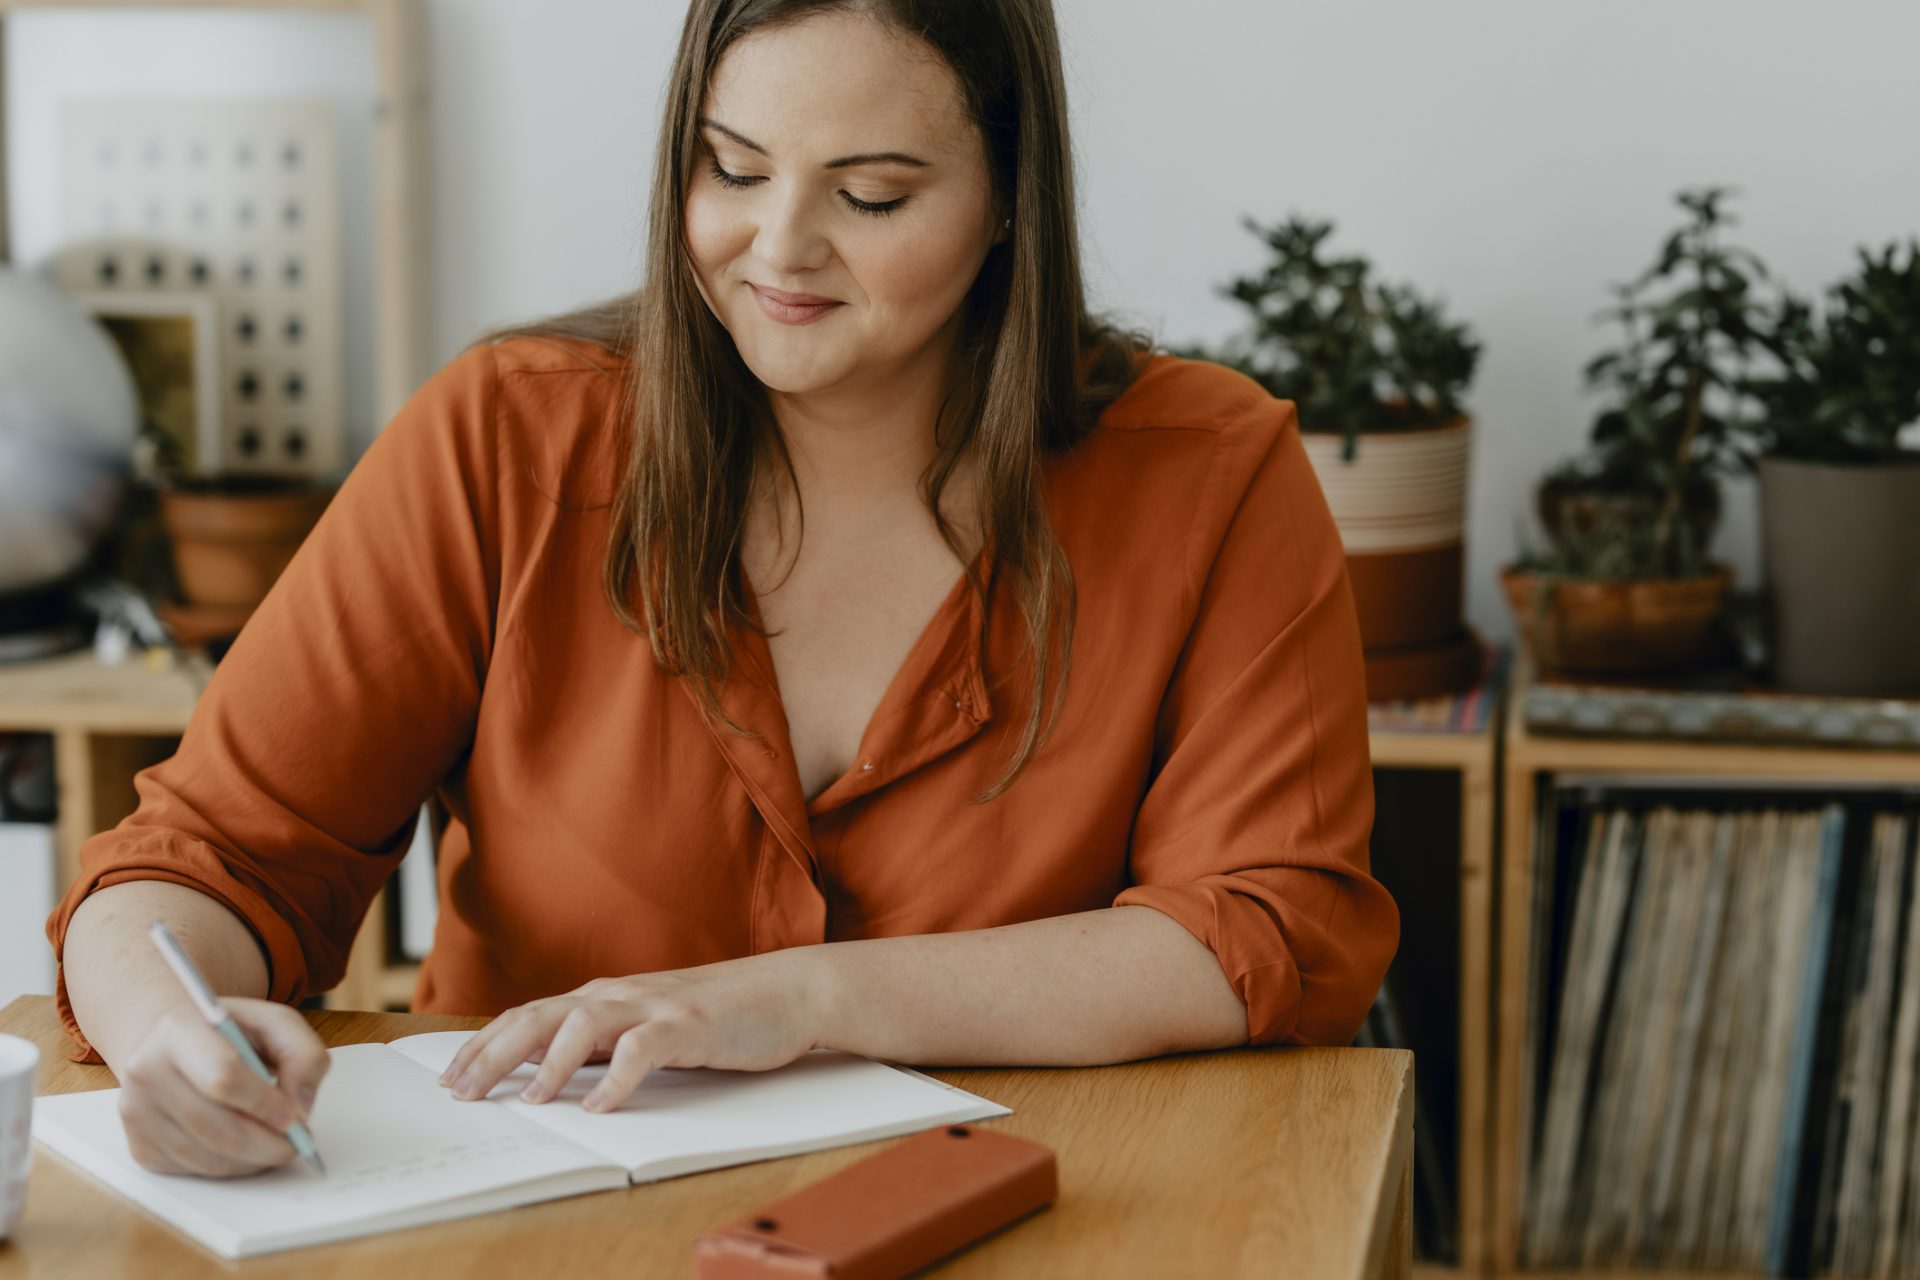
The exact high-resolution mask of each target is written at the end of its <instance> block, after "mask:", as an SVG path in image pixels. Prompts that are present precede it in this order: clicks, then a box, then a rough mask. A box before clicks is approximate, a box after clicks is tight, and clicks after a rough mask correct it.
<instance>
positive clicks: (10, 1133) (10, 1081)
mask: <svg viewBox="0 0 1920 1280" xmlns="http://www.w3.org/2000/svg"><path fill="white" fill-rule="evenodd" d="M39 1069H40V1049H39V1047H38V1046H36V1045H35V1044H34V1043H33V1041H31V1040H22V1039H21V1038H20V1037H19V1036H8V1035H0V1240H5V1239H6V1238H7V1237H8V1236H9V1235H10V1234H12V1232H13V1227H14V1224H15V1223H17V1222H19V1221H20V1214H21V1211H22V1210H24V1209H25V1208H26V1207H27V1166H28V1164H29V1163H30V1161H31V1159H32V1156H33V1143H32V1141H31V1139H30V1133H31V1130H32V1125H33V1088H34V1082H35V1078H36V1077H37V1075H38V1074H39Z"/></svg>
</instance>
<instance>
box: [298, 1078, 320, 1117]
mask: <svg viewBox="0 0 1920 1280" xmlns="http://www.w3.org/2000/svg"><path fill="white" fill-rule="evenodd" d="M316 1096H317V1095H316V1094H315V1093H314V1089H313V1086H312V1085H310V1084H303V1085H301V1086H300V1114H301V1116H303V1117H305V1116H310V1115H312V1114H313V1100H314V1098H315V1097H316Z"/></svg>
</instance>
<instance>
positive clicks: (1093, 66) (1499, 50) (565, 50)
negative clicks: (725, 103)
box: [8, 0, 1920, 635]
mask: <svg viewBox="0 0 1920 1280" xmlns="http://www.w3.org/2000/svg"><path fill="white" fill-rule="evenodd" d="M1056 6H1057V12H1058V15H1059V21H1060V27H1061V32H1062V39H1063V42H1064V45H1065V51H1066V62H1067V77H1068V84H1069V87H1070V92H1071V94H1072V104H1073V124H1074V130H1075V139H1076V144H1077V147H1078V150H1079V163H1080V169H1081V199H1082V204H1083V223H1082V228H1083V237H1084V241H1085V245H1086V251H1087V266H1088V273H1089V282H1090V285H1091V287H1092V290H1093V294H1094V301H1095V303H1096V305H1098V306H1101V307H1104V308H1111V309H1115V310H1118V311H1120V312H1122V313H1124V314H1125V315H1126V316H1127V317H1129V318H1131V319H1134V320H1136V321H1140V322H1144V323H1146V324H1148V325H1149V326H1150V327H1152V328H1154V329H1156V330H1157V331H1158V332H1159V333H1160V334H1161V335H1162V336H1163V337H1165V338H1167V339H1169V340H1172V341H1194V340H1209V341H1210V340H1216V339H1218V338H1221V337H1223V336H1225V335H1226V334H1227V333H1228V332H1230V331H1231V330H1233V329H1234V328H1235V327H1237V325H1238V323H1239V318H1238V315H1237V314H1236V309H1235V308H1234V307H1233V306H1232V304H1229V303H1227V302H1225V301H1223V300H1221V299H1219V298H1217V297H1216V296H1215V295H1214V293H1213V287H1214V286H1215V285H1217V284H1219V283H1222V282H1224V281H1225V280H1226V279H1227V278H1229V277H1230V276H1232V275H1233V274H1235V273H1238V272H1241V271H1244V270H1248V269H1251V268H1252V267H1253V266H1255V265H1256V264H1257V263H1258V262H1259V261H1260V257H1259V253H1258V251H1259V250H1260V246H1259V245H1258V244H1257V243H1256V242H1255V241H1254V240H1253V238H1252V237H1251V236H1249V235H1247V234H1246V233H1245V232H1244V231H1242V230H1241V229H1240V227H1239V219H1240V216H1241V214H1243V213H1251V214H1254V215H1256V216H1258V217H1259V218H1261V219H1262V220H1263V221H1271V220H1276V219H1278V218H1280V217H1282V216H1284V215H1285V214H1286V213H1288V212H1289V211H1293V210H1298V211H1301V212H1305V213H1311V214H1314V215H1317V216H1322V217H1328V218H1331V219H1333V220H1334V221H1335V222H1336V223H1337V224H1338V227H1339V231H1338V234H1337V236H1336V239H1335V241H1334V246H1335V247H1336V248H1339V249H1342V250H1347V251H1354V252H1361V253H1364V254H1366V255H1368V256H1369V257H1371V258H1372V259H1373V260H1374V262H1375V264H1376V267H1377V268H1378V270H1379V271H1380V273H1381V274H1382V275H1383V276H1384V277H1385V278H1386V279H1389V280H1394V281H1403V282H1406V283H1410V284H1413V285H1415V286H1416V287H1418V288H1419V289H1421V290H1422V291H1423V292H1426V293H1430V294H1439V295H1440V296H1442V297H1443V298H1445V300H1446V301H1447V303H1448V304H1449V306H1450V308H1451V310H1452V312H1453V313H1454V314H1455V315H1457V316H1458V317H1461V318H1464V319H1467V320H1469V321H1471V323H1472V324H1473V325H1474V326H1475V328H1476V329H1477V330H1478V332H1479V334H1480V335H1481V337H1482V338H1483V339H1484V341H1485V344H1486V350H1485V354H1484V355H1483V358H1482V364H1481V374H1480V378H1479V380H1478V383H1477V385H1476V387H1475V389H1474V392H1473V394H1472V397H1471V405H1472V408H1473V409H1474V411H1475V413H1476V416H1477V417H1478V419H1479V422H1480V424H1481V428H1482V434H1481V438H1480V448H1479V453H1478V457H1477V460H1476V465H1475V471H1474V485H1475V500H1474V515H1473V522H1472V530H1471V546H1470V556H1471V572H1470V592H1469V614H1470V617H1471V619H1472V620H1473V622H1474V623H1475V625H1477V626H1479V627H1481V628H1482V629H1483V630H1484V631H1486V632H1488V633H1491V634H1495V635H1507V634H1510V632H1511V628H1510V626H1509V624H1508V622H1507V619H1506V617H1505V611H1504V608H1503V607H1502V606H1501V604H1500V602H1499V598H1498V592H1497V588H1496V586H1495V582H1494V570H1495V568H1496V567H1497V565H1498V564H1499V563H1500V561H1501V560H1502V559H1504V558H1505V557H1506V556H1507V555H1508V554H1510V551H1511V548H1512V546H1513V532H1514V527H1515V523H1516V521H1517V520H1518V519H1520V518H1521V517H1522V516H1523V514H1524V512H1525V509H1526V503H1527V495H1528V492H1529V489H1530V486H1531V484H1532V482H1533V480H1534V478H1535V477H1536V476H1537V475H1538V474H1539V473H1540V472H1541V471H1542V470H1543V469H1545V468H1546V467H1547V466H1549V465H1550V464H1552V463H1553V462H1554V461H1556V460H1557V459H1558V458H1559V457H1561V456H1562V455H1564V454H1565V453H1567V452H1569V451H1571V450H1572V449H1573V448H1575V447H1577V445H1578V443H1579V441H1580V439H1581V437H1582V434H1583V432H1584V431H1585V428H1586V425H1587V422H1588V419H1589V417H1590V415H1591V412H1592V409H1593V405H1592V404H1591V403H1590V402H1588V401H1586V400H1585V399H1584V398H1583V396H1582V393H1581V390H1580V386H1579V370H1580V367H1581V366H1582V364H1584V363H1585V361H1586V360H1587V358H1588V357H1589V356H1591V355H1592V354H1594V353H1595V352H1596V351H1597V350H1599V349H1600V347H1601V345H1602V344H1604V343H1608V342H1610V341H1611V340H1612V339H1611V335H1610V334H1609V333H1607V332H1606V331H1605V330H1604V329H1602V328H1601V327H1600V326H1598V325H1596V324H1595V323H1593V321H1592V319H1591V317H1592V315H1593V313H1594V312H1595V311H1597V310H1598V309H1599V308H1600V307H1602V306H1604V305H1605V304H1606V303H1607V302H1608V300H1609V297H1608V294H1607V292H1606V286H1607V284H1608V283H1609V282H1612V281H1616V280H1624V279H1626V278H1628V277H1629V276H1631V275H1633V274H1634V273H1636V272H1638V271H1639V270H1640V269H1641V268H1642V267H1643V266H1644V265H1645V264H1646V263H1647V262H1648V261H1649V260H1650V258H1651V257H1652V255H1653V253H1654V250H1655V248H1656V246H1657V244H1658V242H1659V240H1660V238H1661V237H1662V236H1663V234H1664V233H1665V232H1666V231H1667V230H1668V229H1670V228H1671V227H1673V226H1675V225H1677V222H1678V220H1679V218H1680V217H1681V214H1680V211H1679V210H1678V209H1677V208H1676V207H1675V206H1674V205H1673V203H1672V196H1673V193H1674V192H1675V191H1676V190H1677V189H1678V188H1680V187H1682V186H1686V185H1693V184H1699V183H1707V182H1719V183H1728V184H1732V185H1736V186H1738V187H1739V188H1741V190H1742V192H1743V193H1744V194H1743V196H1742V197H1741V198H1740V199H1738V200H1736V201H1735V202H1733V204H1732V206H1731V207H1732V209H1733V212H1734V214H1735V216H1736V217H1737V218H1739V219H1740V224H1739V225H1738V226H1737V227H1735V229H1734V233H1733V234H1734V236H1735V237H1736V238H1737V239H1738V240H1739V241H1740V242H1741V243H1744V244H1746V245H1747V246H1748V247H1750V248H1752V249H1754V250H1755V251H1756V252H1758V253H1759V254H1760V255H1761V256H1762V257H1763V258H1764V259H1765V260H1766V261H1767V262H1768V263H1769V264H1770V265H1771V266H1772V267H1773V268H1774V269H1775V270H1776V272H1777V273H1778V274H1780V275H1781V276H1783V277H1784V278H1785V279H1787V280H1788V281H1789V282H1790V283H1792V284H1793V285H1794V286H1795V287H1796V288H1798V289H1799V290H1800V291H1801V292H1803V293H1804V292H1812V291H1814V290H1815V289H1817V288H1818V287H1820V286H1822V285H1824V284H1825V283H1826V282H1827V281H1828V280H1830V279H1831V278H1833V277H1834V276H1835V275H1836V274H1838V273H1839V272H1841V271H1843V270H1845V269H1846V268H1847V267H1848V265H1849V263H1850V262H1851V260H1852V254H1853V247H1854V246H1855V245H1856V244H1859V243H1862V242H1866V243H1872V244H1875V245H1878V244H1880V243H1883V242H1884V241H1886V240H1887V239H1890V238H1893V237H1896V236H1900V237H1904V236H1907V235H1911V234H1914V233H1916V232H1920V163H1916V162H1915V150H1916V148H1915V144H1914V142H1913V137H1912V131H1913V127H1914V124H1915V122H1916V121H1917V120H1920V77H1917V76H1916V75H1915V74H1914V72H1913V69H1912V53H1913V50H1914V49H1916V48H1920V4H1914V3H1912V2H1911V0H1830V2H1829V3H1822V4H1817V5H1816V4H1808V3H1805V2H1804V0H1687V2H1686V3H1674V2H1673V0H1556V2H1555V3H1542V2H1541V0H1449V2H1448V3H1444V4H1436V3H1432V0H1376V2H1371V3H1363V2H1359V0H1339V2H1336V0H1321V2H1320V3H1315V4H1304V3H1280V2H1272V0H1269V2H1258V0H1180V3H1178V4H1169V3H1168V2H1167V0H1056ZM684 11H685V6H684V3H683V0H541V3H538V4H534V3H528V2H527V0H431V3H430V15H431V17H430V21H431V41H432V51H431V75H432V78H433V86H434V87H433V111H434V134H433V137H434V157H433V164H434V171H433V175H432V176H433V181H434V184H435V188H436V190H435V199H436V202H437V209H436V213H435V229H436V235H435V260H434V264H433V265H434V269H435V271H436V273H437V287H436V298H435V315H436V319H435V333H436V335H437V342H438V349H439V353H440V354H442V355H446V354H451V353H452V352H453V351H454V350H456V349H457V348H458V347H459V346H460V344H461V343H462V342H463V341H464V340H466V339H467V338H468V337H470V336H471V335H472V334H474V333H475V332H476V331H478V330H479V329H480V328H482V327H484V326H486V325H490V324H494V323H498V322H501V321H505V320H509V319H516V318H522V317H526V316H530V315H533V314H537V313H540V312H544V311H549V310H557V309H561V308H564V307H567V306H570V305H573V304H575V303H578V302H582V301H586V300H588V299H589V298H593V297H598V296H601V295H603V294H606V293H610V292H613V291H615V290H618V289H622V288H626V287H629V286H630V285H631V284H632V283H633V281H634V279H635V273H636V271H637V264H638V241H639V231H640V219H641V216H642V212H643V207H644V191H645V182H646V180H647V176H648V174H649V172H650V166H651V148H652V138H653V133H654V121H655V118H656V116H657V113H658V111H659V107H660V92H661V82H662V80H663V78H664V75H665V71H666V68H667V65H668V62H669V61H670V59H671V56H672V48H673V42H674V40H675V38H676V36H677V34H678V31H679V24H680V19H681V16H682V14H683V13H684ZM130 17H131V15H124V14H122V15H114V17H113V20H115V21H127V20H129V19H130ZM75 20H76V19H73V18H65V17H63V18H60V19H58V21H61V22H70V21H75ZM221 20H222V19H218V18H210V17H200V18H193V19H182V20H180V21H185V22H190V23H194V22H197V23H208V22H217V21H221ZM33 21H35V22H38V23H42V24H45V23H50V22H53V21H55V20H54V19H52V18H47V17H40V16H35V17H34V18H33ZM226 21H229V22H231V21H232V19H230V18H229V19H226ZM273 21H284V19H278V18H276V19H273ZM18 25H19V26H23V27H24V26H25V23H24V22H21V23H19V24H18ZM22 34H23V35H24V34H27V33H25V32H23V33H22ZM10 45H11V47H10V48H9V50H8V54H9V68H10V70H11V71H15V72H17V71H18V69H19V68H20V66H21V63H22V59H23V57H25V56H26V53H23V49H25V46H26V42H25V41H24V40H14V41H11V42H10ZM88 56H90V57H91V56H93V55H91V54H89V55H88ZM15 96H16V92H15V91H13V90H10V92H9V99H10V105H11V100H12V99H13V98H14V97H15ZM19 109H20V108H18V107H11V110H12V111H18V110H19ZM23 198H24V195H23V193H18V192H16V198H15V203H16V205H18V203H19V202H20V200H21V199H23ZM1751 520H1752V512H1751V501H1750V495H1749V494H1748V493H1746V492H1744V491H1742V492H1736V493H1735V494H1733V495H1732V500H1731V508H1730V513H1729V519H1728V527H1727V530H1726V532H1725V533H1724V535H1723V538H1724V540H1725V550H1726V551H1727V553H1728V554H1729V555H1730V556H1731V558H1732V559H1733V560H1734V562H1735V564H1736V565H1737V566H1738V567H1739V568H1740V569H1741V571H1742V574H1743V576H1744V577H1745V578H1746V579H1747V580H1749V581H1751V578H1752V575H1753V573H1754V572H1755V555H1754V541H1755V539H1754V534H1753V530H1752V527H1751Z"/></svg>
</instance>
